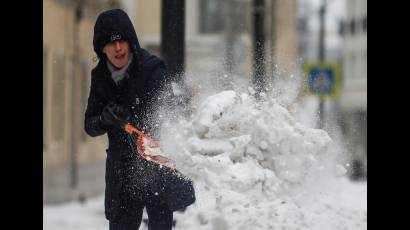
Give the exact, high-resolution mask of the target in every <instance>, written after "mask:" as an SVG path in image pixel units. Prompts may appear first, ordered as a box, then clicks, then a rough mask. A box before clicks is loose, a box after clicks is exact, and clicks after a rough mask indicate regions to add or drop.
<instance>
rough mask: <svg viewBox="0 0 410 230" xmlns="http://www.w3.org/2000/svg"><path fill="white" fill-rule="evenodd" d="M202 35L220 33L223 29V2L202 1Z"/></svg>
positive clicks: (200, 3)
mask: <svg viewBox="0 0 410 230" xmlns="http://www.w3.org/2000/svg"><path fill="white" fill-rule="evenodd" d="M199 14H200V20H199V23H200V24H199V31H200V33H218V32H221V31H222V29H223V23H222V22H223V17H222V1H219V0H200V2H199Z"/></svg>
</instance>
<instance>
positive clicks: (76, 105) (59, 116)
mask: <svg viewBox="0 0 410 230" xmlns="http://www.w3.org/2000/svg"><path fill="white" fill-rule="evenodd" d="M77 2H82V4H83V5H75V3H77ZM115 6H116V3H115V2H114V1H64V0H44V1H43V203H56V202H63V201H67V200H72V199H76V198H78V197H80V196H82V197H84V196H93V195H96V194H100V193H102V192H103V191H104V169H105V164H104V160H105V143H106V139H105V137H98V138H91V137H89V136H88V135H87V134H86V133H85V132H84V128H83V127H84V112H85V108H86V106H87V99H88V93H89V88H90V82H91V70H92V68H94V66H95V65H96V62H95V56H96V55H95V54H94V51H93V47H92V36H93V27H94V23H95V19H96V16H97V13H98V12H99V11H100V10H102V9H107V8H110V7H115ZM93 59H94V61H93Z"/></svg>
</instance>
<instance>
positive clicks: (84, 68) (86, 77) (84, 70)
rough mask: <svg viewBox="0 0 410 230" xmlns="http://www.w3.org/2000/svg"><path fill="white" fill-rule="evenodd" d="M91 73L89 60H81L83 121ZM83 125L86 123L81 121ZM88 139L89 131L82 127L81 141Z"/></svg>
mask: <svg viewBox="0 0 410 230" xmlns="http://www.w3.org/2000/svg"><path fill="white" fill-rule="evenodd" d="M90 80H91V78H90V74H89V73H88V64H87V61H82V62H81V76H80V84H81V95H80V100H81V111H80V112H81V117H82V119H81V121H82V122H84V114H85V110H86V109H87V101H88V94H89V82H90ZM81 124H82V125H83V126H84V124H83V123H81ZM86 140H87V133H86V132H85V130H84V129H83V128H82V129H81V141H86Z"/></svg>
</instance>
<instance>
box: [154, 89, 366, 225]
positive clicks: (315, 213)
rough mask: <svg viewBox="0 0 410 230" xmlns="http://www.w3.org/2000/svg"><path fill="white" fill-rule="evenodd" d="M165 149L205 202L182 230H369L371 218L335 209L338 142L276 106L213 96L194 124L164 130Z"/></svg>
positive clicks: (186, 216)
mask: <svg viewBox="0 0 410 230" xmlns="http://www.w3.org/2000/svg"><path fill="white" fill-rule="evenodd" d="M162 137H163V138H162V140H161V144H162V146H163V148H164V150H166V151H167V152H168V153H169V154H170V155H171V156H172V157H173V158H174V159H175V160H176V162H177V168H178V169H179V170H180V171H181V172H183V173H184V174H185V175H187V176H188V177H190V178H192V179H193V180H194V182H195V189H196V196H197V201H196V203H195V204H194V205H192V206H190V207H189V208H188V209H187V210H186V212H185V213H183V214H181V213H176V214H175V218H176V219H177V222H178V229H203V230H205V229H210V230H211V229H212V230H217V229H312V230H313V229H315V230H317V229H366V228H367V221H366V215H367V213H366V212H362V211H363V210H360V209H359V210H355V209H354V208H352V207H342V206H340V204H339V205H338V206H335V201H336V199H337V198H336V197H334V196H333V195H334V194H336V193H333V192H334V191H331V189H332V185H331V182H332V178H334V177H333V176H334V173H335V172H337V173H339V174H341V175H342V174H343V173H344V172H345V169H344V168H343V167H342V166H341V165H337V166H335V165H333V164H329V159H331V156H330V155H331V154H332V151H331V148H332V140H331V138H330V137H329V136H328V134H327V133H326V132H325V131H323V130H318V129H311V128H308V127H304V126H303V125H302V124H300V123H298V122H296V121H295V120H294V119H293V117H292V115H291V114H290V113H289V112H288V110H287V109H285V108H284V107H282V106H281V105H279V104H278V103H277V102H276V101H275V100H264V101H263V100H262V102H256V101H255V100H254V99H253V97H252V96H251V95H249V94H247V93H237V92H234V91H223V92H220V93H218V94H216V95H213V96H210V97H208V98H207V99H206V100H205V101H204V102H203V103H202V104H201V106H200V107H199V109H198V111H197V112H196V114H195V115H194V116H193V117H192V119H191V120H181V121H179V122H178V123H177V124H173V125H168V126H166V127H165V128H164V131H163V135H162Z"/></svg>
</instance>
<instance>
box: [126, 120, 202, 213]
mask: <svg viewBox="0 0 410 230" xmlns="http://www.w3.org/2000/svg"><path fill="white" fill-rule="evenodd" d="M124 130H125V131H126V132H128V133H129V134H130V135H133V134H136V135H138V138H137V140H135V139H134V138H133V142H136V143H133V144H136V145H137V152H138V154H139V155H140V156H141V157H142V158H143V159H146V160H147V161H151V162H154V163H156V164H159V165H161V166H162V165H164V166H166V167H160V168H159V170H158V171H157V177H156V180H157V182H156V183H151V184H150V185H151V186H150V187H151V188H150V190H151V192H152V193H157V194H159V195H161V196H162V197H163V198H164V200H165V202H166V203H167V205H168V207H169V209H170V210H172V211H182V210H185V208H186V207H187V206H189V205H191V204H193V203H194V202H195V189H194V186H193V182H192V180H191V179H189V178H187V177H186V176H184V175H183V174H182V173H181V172H179V171H178V170H177V169H175V162H174V161H173V160H171V159H169V158H167V157H164V156H162V155H161V154H163V152H162V151H161V149H160V148H159V145H158V143H157V142H155V141H154V140H153V139H151V138H150V137H149V136H148V135H146V134H145V133H143V132H142V131H140V130H138V129H137V128H136V127H134V126H133V125H131V124H128V123H126V124H125V125H124Z"/></svg>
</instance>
